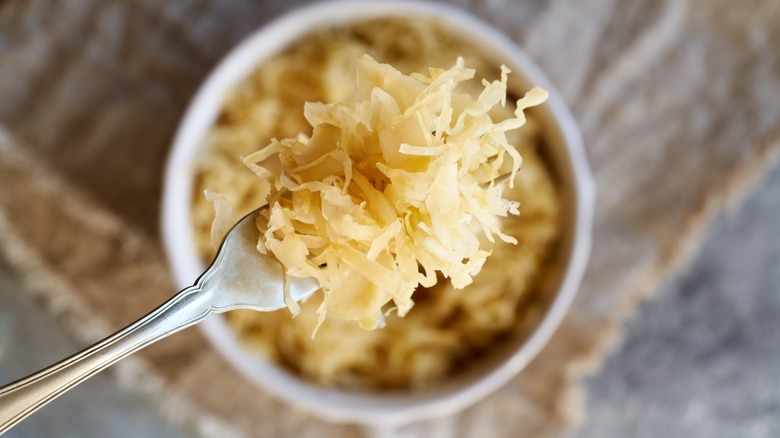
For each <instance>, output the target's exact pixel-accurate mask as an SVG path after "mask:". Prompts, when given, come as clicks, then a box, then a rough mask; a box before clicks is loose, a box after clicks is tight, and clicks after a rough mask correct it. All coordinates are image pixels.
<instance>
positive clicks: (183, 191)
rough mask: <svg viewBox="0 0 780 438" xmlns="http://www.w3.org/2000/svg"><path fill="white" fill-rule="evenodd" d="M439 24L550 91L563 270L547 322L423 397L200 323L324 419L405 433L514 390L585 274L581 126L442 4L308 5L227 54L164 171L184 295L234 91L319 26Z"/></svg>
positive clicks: (548, 124)
mask: <svg viewBox="0 0 780 438" xmlns="http://www.w3.org/2000/svg"><path fill="white" fill-rule="evenodd" d="M399 16H401V17H404V16H413V17H414V16H416V17H428V18H435V19H437V20H440V21H441V22H442V23H443V25H445V26H451V27H453V28H455V29H457V32H458V33H459V34H460V35H461V36H463V37H464V38H467V39H468V40H469V41H471V42H472V43H473V44H474V45H475V46H477V47H478V48H479V49H480V50H481V51H482V53H484V55H485V56H486V57H487V58H488V59H489V60H491V61H495V63H496V65H500V64H502V63H503V64H505V65H507V66H508V67H509V68H511V69H512V72H513V76H516V77H518V78H519V79H520V80H519V81H518V83H519V84H520V86H522V87H523V88H524V89H528V88H530V86H532V85H538V86H541V87H542V88H544V89H546V90H548V91H549V93H550V97H549V100H548V101H547V103H546V104H545V105H543V106H542V107H540V108H539V109H537V110H536V112H535V114H534V115H535V116H536V118H537V120H539V121H540V122H541V124H542V127H543V135H544V139H545V143H546V148H545V151H546V155H547V159H548V161H549V163H550V164H551V166H552V168H553V171H554V173H555V174H556V176H557V178H558V180H559V183H560V185H561V187H562V193H563V203H564V217H565V221H564V224H563V227H564V229H563V233H562V242H561V245H560V248H559V250H558V253H559V254H558V260H557V264H556V266H558V270H557V272H556V274H555V275H554V277H555V278H553V280H552V281H550V282H549V285H548V286H547V287H548V288H549V290H548V291H546V293H545V294H544V295H545V296H547V297H549V298H548V299H547V300H546V302H544V303H542V304H541V306H542V307H541V309H542V315H541V317H540V319H539V321H538V323H537V324H536V325H535V327H532V329H531V331H530V333H525V334H524V335H523V336H518V337H517V338H516V339H510V340H508V341H507V342H505V343H503V344H501V345H499V346H497V347H496V348H495V349H494V350H495V351H492V352H491V354H490V355H489V357H487V358H485V359H484V360H482V361H480V362H479V363H478V364H477V365H475V366H473V367H471V368H470V369H469V370H467V371H465V372H463V373H461V374H459V375H457V376H454V377H453V378H452V379H450V380H449V381H447V382H446V383H444V384H442V385H439V386H436V387H435V388H431V389H430V390H426V391H418V392H411V391H407V392H391V393H387V392H381V393H380V392H360V393H356V392H347V391H344V390H339V389H333V388H324V387H319V386H317V385H315V384H312V383H310V382H308V381H305V380H303V379H301V378H299V377H298V376H296V375H294V374H292V373H291V372H289V371H287V370H286V369H284V368H282V367H280V366H277V365H276V364H273V363H270V362H268V361H265V360H263V359H262V358H261V357H259V356H258V355H256V354H254V353H252V352H250V351H247V350H246V349H244V348H243V347H242V346H241V344H240V343H239V341H238V339H237V338H236V336H235V335H234V334H233V332H232V331H231V330H230V328H229V327H228V325H227V323H226V321H225V319H224V318H222V317H221V316H220V315H215V316H212V317H210V318H208V319H207V320H206V321H204V322H203V323H201V324H200V328H201V329H202V330H203V333H204V334H205V335H206V337H207V338H208V339H209V341H211V343H212V344H213V346H214V348H215V349H216V350H217V351H218V352H219V353H221V354H222V355H223V356H224V357H225V358H226V359H227V360H228V362H230V363H231V364H232V365H233V366H234V367H235V368H236V369H237V370H238V371H239V372H240V373H242V374H243V375H245V376H246V377H247V379H248V380H250V381H253V382H255V383H256V384H258V385H260V386H261V387H263V388H264V389H265V390H267V391H268V392H270V393H273V394H274V395H276V396H278V397H279V398H281V399H284V400H285V401H287V402H289V403H291V404H293V405H296V406H298V407H300V408H303V409H305V410H307V411H309V412H311V413H313V414H315V415H317V416H319V417H322V418H325V419H327V420H330V421H335V422H353V423H362V424H372V425H381V426H397V425H401V424H404V423H409V422H413V421H417V420H422V419H427V418H431V417H436V416H441V415H446V414H451V413H454V412H457V411H459V410H461V409H463V408H465V407H467V406H469V405H471V404H473V403H475V402H477V401H478V400H480V399H482V398H484V397H486V396H487V395H489V394H490V393H492V392H493V391H495V390H496V389H498V388H499V387H501V386H502V385H504V384H506V383H507V382H508V381H509V380H510V379H512V378H513V377H514V376H515V375H516V374H517V373H519V372H520V371H521V370H522V369H523V367H525V366H526V364H528V362H530V361H531V360H532V359H533V358H534V357H535V356H536V355H537V353H538V352H539V351H540V350H541V349H542V347H543V346H544V345H545V343H547V341H548V340H549V339H550V337H551V336H552V334H553V333H554V332H555V330H556V328H557V327H558V326H559V324H560V322H561V320H562V319H563V317H564V314H565V313H566V312H567V310H568V308H569V306H570V305H571V303H572V300H573V298H574V296H575V294H576V292H577V289H578V288H579V285H580V280H581V278H582V275H583V272H584V271H585V267H586V263H587V259H588V255H589V251H590V245H591V228H592V220H593V208H594V185H593V180H592V176H591V173H590V169H589V167H588V163H587V160H586V157H585V154H584V151H583V146H582V140H581V137H580V133H579V131H578V128H577V125H576V123H575V121H574V118H573V117H572V115H571V113H570V111H569V109H568V107H567V106H566V103H565V102H564V101H563V99H562V98H561V96H560V95H559V93H558V92H557V91H556V89H555V87H554V86H553V85H552V84H551V83H550V81H549V80H548V79H547V77H546V76H545V75H544V73H542V71H541V70H540V68H539V67H538V66H537V65H536V64H535V63H534V62H533V61H532V60H531V58H530V57H529V56H528V55H527V54H526V53H525V52H524V51H523V50H522V49H520V48H519V47H518V46H517V45H515V43H513V42H512V41H511V40H510V39H509V38H507V37H506V36H505V35H504V34H502V33H500V32H499V31H498V30H496V29H495V28H494V27H492V26H491V25H489V24H486V23H484V22H482V21H480V20H478V19H477V18H475V17H473V16H472V15H470V14H468V13H466V12H464V11H462V10H460V9H456V8H454V7H451V6H447V5H443V4H438V3H421V2H410V1H390V2H388V1H336V2H328V3H324V4H316V5H313V6H308V7H304V8H299V9H296V10H294V11H293V12H290V13H288V14H287V15H284V16H282V17H281V18H278V19H276V20H274V21H273V22H271V23H270V24H267V25H266V26H264V27H262V28H261V29H259V30H257V31H256V32H254V33H253V34H251V35H249V36H248V37H247V38H246V39H245V40H244V41H243V42H241V43H240V44H239V45H238V46H237V47H236V48H235V49H233V50H232V51H231V52H230V53H228V54H227V56H225V58H224V59H223V60H222V61H221V62H220V63H219V64H218V65H217V67H216V68H215V69H214V70H213V72H212V73H211V74H210V75H209V76H208V78H207V79H206V81H205V82H204V83H203V85H202V86H201V87H200V89H199V90H198V92H197V94H196V95H195V97H194V99H193V100H192V102H191V103H190V105H189V108H188V110H187V112H186V114H185V116H184V118H183V120H182V122H181V125H180V126H179V130H178V132H177V134H176V137H175V141H174V144H173V149H172V151H171V154H170V156H169V160H168V163H167V168H166V169H165V181H164V196H163V205H162V214H163V217H162V232H163V233H162V234H163V238H164V245H165V250H166V252H167V256H168V260H169V263H170V266H171V268H172V270H173V274H174V277H175V280H176V282H177V284H178V286H179V287H181V288H184V287H186V286H189V285H190V284H192V282H193V281H194V280H195V279H196V278H197V277H198V275H199V274H200V273H201V272H203V270H204V268H205V266H204V264H203V263H202V261H201V260H200V259H199V257H198V255H197V254H196V251H195V245H194V242H193V236H194V233H193V224H192V221H191V218H190V207H191V205H190V203H191V200H192V195H193V193H192V190H193V157H194V155H195V153H196V150H197V149H198V148H199V146H200V145H201V142H202V139H203V138H204V136H205V135H206V133H207V132H208V130H209V129H210V127H211V126H212V124H213V123H214V121H215V120H216V118H217V116H218V114H219V112H220V109H221V107H222V104H223V100H222V99H223V96H224V95H225V94H226V91H227V90H230V89H231V88H233V87H236V86H237V85H238V84H239V83H240V82H241V81H242V80H243V79H244V78H246V77H247V76H248V74H249V73H250V72H251V71H252V70H253V69H254V68H255V67H256V66H257V65H258V64H260V63H261V62H263V61H264V60H265V59H267V58H269V57H270V56H272V55H274V54H275V53H277V52H279V51H281V50H283V49H284V48H285V47H287V46H288V45H289V44H291V43H293V42H295V41H296V40H298V39H300V38H301V37H303V36H305V35H306V34H308V33H309V32H311V31H312V30H313V29H317V28H321V27H328V26H339V25H345V24H350V23H355V22H359V21H365V20H370V19H377V18H382V17H399Z"/></svg>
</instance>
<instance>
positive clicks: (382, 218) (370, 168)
mask: <svg viewBox="0 0 780 438" xmlns="http://www.w3.org/2000/svg"><path fill="white" fill-rule="evenodd" d="M356 64H357V91H356V94H355V99H354V101H350V102H342V103H335V104H322V103H308V104H306V106H305V108H304V116H305V118H306V121H307V122H308V123H309V124H310V125H311V126H312V127H313V131H312V134H311V136H305V135H302V134H300V135H298V136H296V137H293V138H287V139H283V140H273V141H272V142H271V144H269V145H268V146H266V147H264V148H262V149H260V150H259V151H257V152H254V153H252V154H250V155H248V156H246V157H245V158H244V159H243V161H244V163H245V164H246V165H247V167H249V168H250V169H251V170H253V171H254V172H255V174H256V175H257V177H258V178H259V181H258V187H261V188H260V189H259V190H261V192H262V193H263V198H264V199H265V200H266V203H267V204H268V205H269V208H268V209H267V214H268V224H269V225H268V228H267V229H266V230H261V231H262V235H263V236H262V237H261V240H260V242H258V249H259V250H261V251H265V250H267V251H270V252H271V253H272V254H274V255H275V256H276V257H277V258H278V259H279V260H280V262H281V263H282V265H284V267H285V268H286V271H287V274H288V275H290V276H294V277H313V278H315V279H316V280H317V281H318V282H319V284H320V285H321V287H322V290H323V292H324V298H323V300H322V304H321V305H320V307H319V310H318V312H317V313H318V321H319V324H321V323H322V322H323V321H324V319H325V316H326V315H327V314H328V313H332V314H335V315H338V316H340V317H342V318H344V319H347V320H350V321H356V322H358V323H359V325H360V327H362V328H364V329H374V328H378V327H382V326H383V325H384V314H383V312H382V308H383V306H384V305H385V304H387V303H388V302H390V301H392V302H393V304H394V306H395V308H396V311H397V313H398V315H399V316H403V315H405V314H406V313H407V312H408V311H409V310H410V309H411V308H412V306H413V305H414V302H413V300H412V294H413V292H414V291H415V289H416V288H417V287H418V286H420V285H422V286H424V287H431V286H433V285H434V284H436V282H437V273H439V274H441V275H442V276H444V277H446V278H449V279H450V280H451V284H452V286H453V287H455V288H463V287H465V286H467V285H469V284H470V283H471V282H472V279H473V277H474V276H475V275H477V274H478V273H479V272H480V270H481V269H482V266H483V264H484V263H485V260H486V259H487V258H488V256H489V255H490V251H489V250H487V249H486V248H487V245H486V244H485V243H484V242H483V240H484V239H486V240H487V241H488V242H495V238H496V237H498V239H500V240H502V241H504V242H508V243H516V240H515V239H514V238H513V237H511V236H508V235H506V234H504V233H502V232H501V230H500V218H502V217H506V216H507V215H509V214H515V215H516V214H518V213H519V210H518V208H519V204H518V203H517V202H515V201H509V200H507V199H505V198H504V197H503V196H502V195H503V187H502V185H500V184H495V183H494V182H493V180H494V179H495V178H496V177H498V176H500V175H502V174H503V173H507V172H508V173H511V176H512V177H514V175H515V174H516V173H517V172H518V171H519V169H520V165H521V163H522V159H521V157H520V154H519V153H518V151H517V149H515V148H514V147H513V146H512V145H510V144H509V143H508V141H507V137H506V132H507V131H509V130H513V129H517V128H519V127H520V126H522V125H523V124H524V123H525V116H524V114H523V111H524V110H525V109H526V108H528V107H531V106H534V105H538V104H540V103H542V102H543V101H544V100H545V99H546V97H547V94H546V92H545V91H544V90H542V89H539V88H534V89H532V90H531V91H529V92H528V93H527V94H526V95H525V96H524V97H523V98H522V99H520V100H519V101H518V102H517V109H516V111H515V112H514V117H509V118H506V119H505V120H499V121H494V120H493V118H492V117H491V110H492V109H494V108H495V107H497V106H503V105H504V103H505V99H506V87H507V75H508V73H509V69H507V68H506V67H502V69H501V78H500V79H498V80H495V81H492V82H488V81H483V87H484V88H483V90H482V92H481V93H480V94H479V95H478V96H472V95H470V94H468V93H465V92H462V91H461V89H462V88H463V87H462V84H464V83H465V82H467V81H469V80H471V79H472V78H473V77H474V73H475V72H474V70H472V69H468V68H466V67H465V66H464V61H463V59H461V58H459V59H458V61H457V62H456V64H455V65H454V66H453V67H452V68H450V69H448V70H445V69H438V68H431V69H429V74H428V75H421V74H412V75H404V74H402V73H401V72H400V71H398V70H396V69H395V68H393V67H392V66H390V65H388V64H380V63H378V62H376V61H375V60H374V59H373V58H371V57H370V56H368V55H363V56H361V57H360V58H358V60H357V62H356ZM511 181H512V179H511V178H510V186H511V184H512V182H511ZM211 199H213V202H214V204H215V206H217V205H218V204H220V203H221V202H222V200H221V199H220V198H217V197H214V196H213V195H211ZM220 209H222V210H223V211H225V212H227V213H228V214H232V213H230V212H229V211H228V210H227V209H226V208H225V207H224V206H222V207H220ZM218 221H219V219H218ZM215 222H216V221H215ZM220 223H221V222H220ZM215 228H216V227H215ZM212 233H215V231H214V230H212ZM481 237H484V239H481Z"/></svg>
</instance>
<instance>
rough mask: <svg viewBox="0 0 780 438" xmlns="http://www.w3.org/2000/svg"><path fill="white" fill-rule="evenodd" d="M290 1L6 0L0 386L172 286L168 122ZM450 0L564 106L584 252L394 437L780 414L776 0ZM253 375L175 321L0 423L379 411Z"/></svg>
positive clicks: (734, 432) (88, 424) (736, 430)
mask: <svg viewBox="0 0 780 438" xmlns="http://www.w3.org/2000/svg"><path fill="white" fill-rule="evenodd" d="M305 3H306V2H303V1H249V0H245V1H240V0H222V1H216V0H173V1H168V2H157V1H152V0H149V1H146V0H136V1H132V2H131V1H129V0H128V1H107V0H102V1H101V0H65V1H60V2H47V1H42V0H40V1H39V0H4V1H2V2H0V384H5V383H8V382H10V381H12V380H14V379H17V378H20V377H22V376H24V375H26V374H29V373H30V372H32V371H34V370H36V369H39V368H41V367H43V366H47V365H49V364H51V363H52V362H54V361H56V360H59V359H61V358H63V357H65V356H66V355H68V354H71V353H74V352H76V351H77V350H79V349H80V348H83V347H85V346H87V345H89V344H90V343H92V342H94V341H96V340H98V339H100V338H102V337H103V336H105V335H106V334H108V333H111V332H112V331H113V330H116V329H118V328H120V327H122V326H124V325H126V324H128V323H130V322H131V321H133V320H135V319H137V318H138V317H140V316H141V315H142V314H143V313H144V311H146V310H148V309H151V308H152V307H153V306H154V305H156V304H157V303H160V302H162V300H163V299H165V298H166V297H168V296H170V295H171V294H172V292H173V290H174V288H173V285H172V282H171V280H170V277H169V273H168V270H167V267H166V264H165V261H164V257H163V255H162V250H161V247H160V243H159V237H160V236H159V230H158V222H159V210H160V208H159V203H160V190H161V185H162V172H163V166H164V163H165V157H166V154H167V152H168V148H169V146H170V141H171V139H172V136H173V134H174V132H175V129H176V126H177V123H178V121H179V119H180V117H181V115H182V113H183V111H184V110H185V108H186V105H187V103H188V101H189V99H190V98H191V97H192V95H193V93H194V92H195V90H196V89H197V87H198V85H199V84H200V82H201V81H202V80H203V78H204V77H205V76H206V75H207V73H208V72H209V70H210V69H211V68H212V67H213V66H214V65H215V64H216V63H217V62H218V61H219V59H220V58H221V57H222V56H223V55H224V54H225V53H226V52H227V51H228V50H229V49H230V48H231V47H232V46H233V45H234V44H236V43H237V42H238V41H239V40H240V39H241V38H242V37H244V36H245V35H247V34H248V33H250V32H251V31H253V30H255V29H257V28H258V27H259V26H261V25H262V24H264V23H266V22H268V21H269V20H272V19H273V18H275V17H277V16H279V15H280V14H282V13H284V12H285V11H288V10H291V9H293V8H295V7H298V6H300V5H302V4H305ZM453 3H455V4H456V5H458V6H460V7H462V8H464V9H466V10H468V11H470V12H471V13H473V14H474V15H476V16H479V17H481V18H483V19H484V20H485V21H487V22H489V23H491V24H492V25H494V26H496V27H497V28H499V29H500V30H502V31H503V32H505V33H506V34H507V35H508V36H510V37H511V38H512V39H513V40H515V41H516V42H517V43H518V44H519V45H520V46H521V47H523V48H524V49H525V50H527V51H528V52H529V54H530V55H531V56H532V57H533V58H534V59H535V60H536V61H537V62H538V63H539V64H540V66H541V67H542V68H543V69H544V70H545V72H547V73H548V75H549V76H550V78H551V79H552V81H553V83H554V84H555V85H556V86H557V87H558V88H559V90H560V91H561V93H562V95H563V97H564V98H565V100H566V101H567V103H568V104H569V105H570V107H571V108H572V111H573V113H574V115H575V118H576V119H577V121H578V123H579V124H580V127H581V129H582V132H583V137H584V140H585V145H586V150H587V152H588V156H589V160H590V161H591V165H592V167H593V170H594V173H595V176H596V180H597V184H598V190H599V199H598V210H597V218H596V220H597V223H596V227H595V231H594V250H593V256H592V260H591V264H590V266H589V270H588V273H587V275H586V278H585V281H584V283H583V287H582V290H581V293H580V295H579V296H578V298H577V302H576V303H575V305H574V308H573V309H572V312H571V313H570V315H569V317H568V318H567V320H566V321H565V323H564V325H563V326H562V328H561V329H560V330H559V333H558V334H557V335H556V336H555V337H554V338H553V341H552V342H551V344H550V346H548V347H547V348H546V349H545V351H544V352H543V353H542V355H541V356H540V357H539V358H538V359H537V360H535V361H534V363H533V364H532V365H531V366H530V367H529V369H528V370H527V371H525V372H524V373H523V374H522V375H521V376H520V377H519V378H518V380H517V381H516V382H513V383H512V384H510V385H508V386H507V388H504V389H502V390H501V391H500V392H499V393H498V394H496V395H494V396H492V397H491V398H489V399H488V400H486V401H485V402H483V403H481V404H479V405H477V406H475V407H474V408H471V409H469V410H468V411H466V412H465V413H463V414H461V415H459V416H455V417H452V418H447V419H444V420H441V421H434V422H430V423H428V424H421V425H416V426H413V427H410V428H407V429H405V430H402V431H398V434H399V436H478V435H479V434H480V433H481V434H483V435H486V436H507V437H509V436H518V433H519V434H520V436H562V435H565V436H575V437H624V436H632V437H657V436H686V437H734V436H741V437H742V436H744V437H776V436H780V287H779V286H777V285H778V284H780V269H778V266H780V227H779V226H778V224H780V165H778V163H777V156H778V152H780V52H779V51H778V50H777V47H780V2H767V1H763V2H762V1H752V2H751V1H746V2H739V3H738V4H735V3H733V2H729V1H726V0H708V1H704V0H667V1H646V2H643V1H636V2H619V1H617V0H587V1H574V0H527V1H523V0H517V1H509V0H503V1H502V0H498V1H485V2H483V1H477V0H474V1H457V2H453ZM220 370H228V371H227V372H226V374H228V375H227V376H225V377H224V378H221V379H211V378H210V376H212V375H213V374H214V373H215V372H217V371H220ZM249 386H250V385H246V384H245V381H244V380H243V379H242V378H241V377H240V376H238V375H237V374H235V373H232V372H230V371H229V368H228V367H227V365H226V364H225V363H223V362H222V359H221V358H220V357H218V356H217V355H216V354H215V353H214V352H213V351H212V350H211V348H210V347H209V346H208V345H207V344H206V343H205V341H204V340H203V339H202V337H201V335H200V334H199V333H198V332H197V331H196V330H188V331H186V332H183V333H180V334H178V335H176V336H175V337H172V338H170V339H168V340H165V341H163V342H161V343H160V344H158V345H155V346H152V347H151V348H149V349H148V350H145V351H144V352H143V353H142V354H140V355H138V356H137V357H134V358H131V359H130V360H127V361H126V362H122V363H121V364H119V366H117V367H115V368H113V369H112V370H110V371H108V372H106V373H103V374H101V375H99V376H97V377H95V378H93V379H91V380H90V381H88V382H86V383H85V384H83V385H82V386H80V387H78V388H77V389H75V390H73V391H71V392H70V393H68V394H66V395H65V396H63V397H62V398H60V399H58V400H56V401H55V402H53V403H52V404H51V405H49V406H47V407H45V408H44V409H43V410H42V411H40V412H39V413H37V414H35V415H34V416H32V417H30V418H29V419H27V420H25V421H24V422H23V423H22V424H20V425H19V426H18V427H17V428H15V429H13V430H12V431H10V432H9V433H8V434H7V436H10V437H25V438H26V437H44V436H58V437H71V436H72V437H105V436H113V437H131V436H133V437H135V436H150V437H151V436H160V437H191V436H368V435H371V434H372V432H371V431H368V430H365V429H361V428H356V427H352V426H336V425H330V424H326V423H322V422H320V421H318V420H315V419H312V418H309V417H306V416H304V415H302V414H300V413H297V412H291V411H290V409H289V408H288V407H286V406H284V405H282V404H281V403H279V402H276V401H275V400H274V399H272V398H270V397H269V396H268V395H266V394H264V393H262V392H261V391H260V390H258V389H256V388H251V387H249ZM499 405H500V406H502V409H500V410H499V409H495V408H496V406H499ZM518 419H523V422H522V424H519V425H518V424H514V422H517V421H518ZM497 424H498V426H497ZM502 424H503V425H504V426H501V425H502ZM507 425H512V427H508V426H507Z"/></svg>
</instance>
